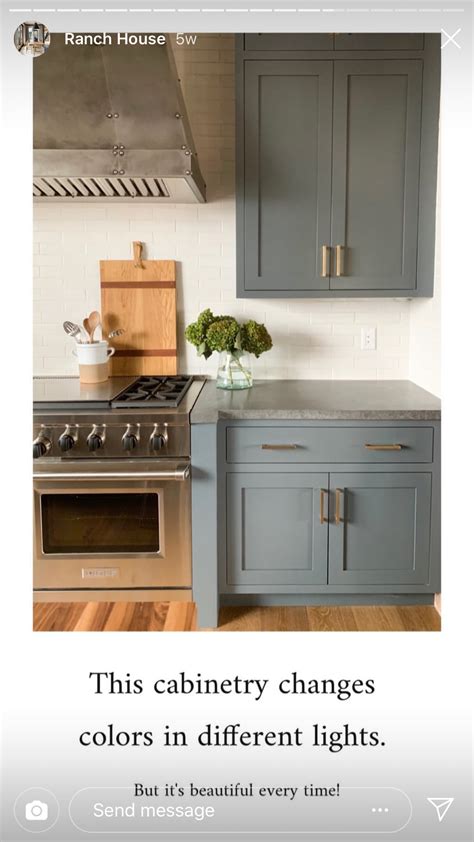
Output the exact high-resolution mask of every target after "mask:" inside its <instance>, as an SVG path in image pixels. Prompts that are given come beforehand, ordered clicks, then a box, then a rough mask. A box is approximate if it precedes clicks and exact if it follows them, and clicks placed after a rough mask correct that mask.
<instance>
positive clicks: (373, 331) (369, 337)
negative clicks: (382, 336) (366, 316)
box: [360, 327, 377, 351]
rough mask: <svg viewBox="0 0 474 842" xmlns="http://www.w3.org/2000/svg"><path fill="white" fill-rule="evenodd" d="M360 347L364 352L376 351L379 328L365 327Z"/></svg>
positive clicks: (362, 329) (362, 330) (361, 333)
mask: <svg viewBox="0 0 474 842" xmlns="http://www.w3.org/2000/svg"><path fill="white" fill-rule="evenodd" d="M360 347H361V349H362V351H375V349H376V348H377V328H375V327H363V328H361V331H360Z"/></svg>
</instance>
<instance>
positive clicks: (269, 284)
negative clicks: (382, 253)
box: [240, 60, 333, 294]
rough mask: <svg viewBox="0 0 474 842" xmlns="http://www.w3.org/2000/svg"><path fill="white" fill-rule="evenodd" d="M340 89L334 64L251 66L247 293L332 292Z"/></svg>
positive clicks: (247, 81) (247, 91)
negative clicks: (335, 115)
mask: <svg viewBox="0 0 474 842" xmlns="http://www.w3.org/2000/svg"><path fill="white" fill-rule="evenodd" d="M332 88H333V62H332V61H294V60H291V61H251V62H246V63H245V118H244V122H243V129H244V136H243V144H244V148H245V171H244V175H243V178H244V186H243V191H244V197H245V198H244V231H243V241H241V243H240V245H241V246H243V250H244V256H243V262H244V275H245V289H246V290H252V291H254V292H258V293H260V292H261V291H266V292H267V293H268V292H273V291H275V290H276V291H278V292H280V293H281V294H285V293H286V292H287V291H288V290H289V289H292V288H297V289H300V290H307V291H308V293H311V292H312V291H314V290H315V289H324V290H328V289H329V276H328V271H323V267H322V264H321V253H322V249H323V246H324V244H325V243H329V240H330V225H331V220H330V208H331V162H332ZM327 260H328V261H329V253H327Z"/></svg>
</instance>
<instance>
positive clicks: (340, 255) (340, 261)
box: [336, 246, 344, 278]
mask: <svg viewBox="0 0 474 842" xmlns="http://www.w3.org/2000/svg"><path fill="white" fill-rule="evenodd" d="M343 274H344V246H336V278H341V277H342V276H343Z"/></svg>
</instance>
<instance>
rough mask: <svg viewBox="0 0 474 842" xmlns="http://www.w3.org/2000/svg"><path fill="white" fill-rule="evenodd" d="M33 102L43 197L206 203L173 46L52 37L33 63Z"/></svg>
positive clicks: (37, 180)
mask: <svg viewBox="0 0 474 842" xmlns="http://www.w3.org/2000/svg"><path fill="white" fill-rule="evenodd" d="M89 35H90V33H89ZM113 37H114V36H112V38H113ZM167 40H168V39H167ZM33 107H34V143H33V145H34V157H33V197H34V199H35V200H36V201H55V200H56V201H58V200H60V201H69V200H71V201H72V200H74V201H94V200H110V201H113V202H120V201H130V199H133V200H134V201H151V202H171V203H172V202H181V203H183V202H189V203H195V202H205V201H206V185H205V184H204V180H203V178H202V175H201V172H200V169H199V164H198V161H197V153H196V148H195V145H194V141H193V137H192V133H191V127H190V125H189V121H188V118H187V115H186V108H185V105H184V100H183V97H182V94H181V86H180V82H179V79H178V74H177V71H176V66H175V63H174V57H173V53H172V49H171V47H170V46H169V44H168V43H167V44H166V45H161V46H158V45H152V46H149V45H147V46H130V45H123V44H120V45H117V44H115V43H114V44H113V45H102V46H96V45H94V46H86V45H80V46H79V45H77V44H74V45H72V44H68V45H66V44H65V38H64V34H61V33H55V34H53V35H52V36H51V45H50V47H49V49H48V51H47V53H45V54H44V55H43V56H41V57H39V58H38V59H37V60H35V61H34V62H33Z"/></svg>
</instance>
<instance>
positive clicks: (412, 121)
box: [331, 59, 423, 291]
mask: <svg viewBox="0 0 474 842" xmlns="http://www.w3.org/2000/svg"><path fill="white" fill-rule="evenodd" d="M422 65H423V62H422V61H421V60H412V59H403V60H402V59H395V60H393V61H391V60H380V61H379V60H373V61H338V62H335V71H334V72H335V77H334V158H333V198H332V245H333V246H334V247H336V246H337V245H340V246H343V249H342V250H341V260H340V263H339V267H338V266H337V263H336V265H335V266H334V267H333V277H332V278H331V289H334V290H348V291H350V290H394V291H397V290H408V289H415V287H416V260H417V242H418V192H419V170H420V131H421V104H422ZM338 269H339V272H338Z"/></svg>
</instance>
